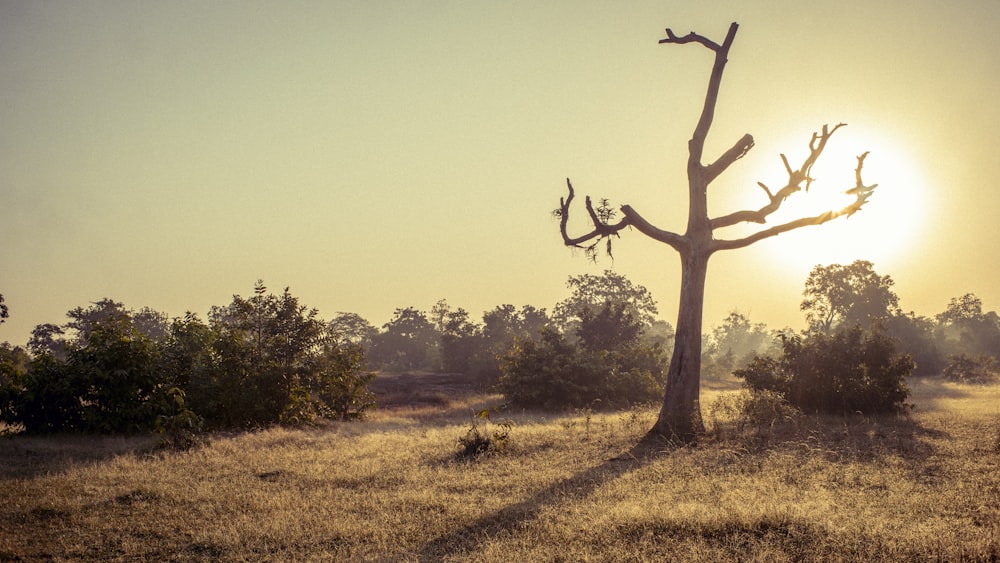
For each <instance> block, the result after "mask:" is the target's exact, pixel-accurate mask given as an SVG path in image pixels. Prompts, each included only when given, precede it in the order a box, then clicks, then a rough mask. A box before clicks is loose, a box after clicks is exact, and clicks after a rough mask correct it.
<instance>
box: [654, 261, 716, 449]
mask: <svg viewBox="0 0 1000 563" xmlns="http://www.w3.org/2000/svg"><path fill="white" fill-rule="evenodd" d="M708 256H709V254H708V253H707V252H700V251H698V250H693V251H691V252H688V253H685V254H682V255H681V261H682V267H681V302H680V311H679V312H678V314H677V333H676V336H675V338H674V353H673V356H672V357H671V359H670V367H669V369H668V370H667V389H666V392H665V394H664V396H663V407H662V408H661V409H660V416H659V418H658V419H657V421H656V425H655V426H653V429H652V430H650V434H652V435H659V436H662V437H665V438H668V439H671V440H680V441H683V442H690V441H693V440H694V439H695V437H696V436H697V435H698V434H699V433H702V432H704V431H705V426H704V423H703V422H702V419H701V407H700V404H699V402H698V397H699V394H700V392H701V324H702V309H703V308H704V305H705V275H706V272H707V271H708Z"/></svg>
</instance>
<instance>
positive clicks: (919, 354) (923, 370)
mask: <svg viewBox="0 0 1000 563" xmlns="http://www.w3.org/2000/svg"><path fill="white" fill-rule="evenodd" d="M882 324H883V326H884V327H885V329H886V331H887V332H888V334H890V335H891V336H892V337H893V338H895V339H896V340H897V341H898V342H899V350H900V352H903V353H905V354H909V355H910V356H911V357H912V358H913V361H914V362H915V363H916V367H915V368H914V371H913V373H914V375H938V374H940V373H941V370H942V369H944V366H945V364H946V361H945V356H944V349H943V347H942V343H941V342H940V341H939V340H938V339H937V337H936V335H935V329H936V327H937V326H938V325H936V323H935V321H934V320H932V319H930V318H927V317H923V316H919V315H917V314H916V313H914V312H912V311H910V312H909V313H903V314H899V315H895V316H892V317H889V318H888V319H886V320H885V321H884V322H883V323H882Z"/></svg>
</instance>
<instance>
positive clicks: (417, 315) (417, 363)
mask: <svg viewBox="0 0 1000 563" xmlns="http://www.w3.org/2000/svg"><path fill="white" fill-rule="evenodd" d="M437 345H438V333H437V331H436V330H435V329H434V325H433V324H431V322H430V320H428V318H427V314H426V313H425V312H423V311H420V310H417V309H415V308H414V307H406V308H404V309H396V311H395V312H394V313H393V317H392V319H391V320H389V322H387V323H386V324H384V325H382V332H380V333H378V334H376V335H375V336H374V337H373V339H372V348H371V352H370V356H369V357H370V359H371V361H372V362H373V363H374V364H375V365H377V366H379V367H381V368H382V369H391V370H397V371H410V370H432V369H434V368H435V367H436V365H437Z"/></svg>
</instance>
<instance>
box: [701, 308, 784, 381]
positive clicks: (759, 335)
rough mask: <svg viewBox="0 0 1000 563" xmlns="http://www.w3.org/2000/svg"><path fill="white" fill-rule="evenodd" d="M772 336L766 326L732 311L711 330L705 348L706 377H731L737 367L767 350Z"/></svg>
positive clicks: (704, 365)
mask: <svg viewBox="0 0 1000 563" xmlns="http://www.w3.org/2000/svg"><path fill="white" fill-rule="evenodd" d="M773 338H774V337H773V335H772V334H771V333H770V332H769V331H768V330H767V325H765V324H764V323H752V322H751V321H750V318H749V317H747V316H746V315H744V314H742V313H740V312H737V311H733V312H731V313H729V315H728V316H727V317H726V318H725V319H723V321H722V324H720V325H718V326H716V327H714V328H713V329H712V333H711V335H710V336H709V337H708V339H707V340H708V343H707V345H706V346H705V347H704V348H703V351H702V373H703V374H704V375H705V376H707V377H716V378H721V377H724V376H728V375H729V374H731V373H732V371H733V369H735V368H736V367H737V366H742V365H746V364H747V363H748V362H749V361H750V360H752V359H753V357H754V356H755V355H757V354H761V353H763V352H765V350H766V349H767V347H768V346H769V345H770V343H771V342H772V341H773Z"/></svg>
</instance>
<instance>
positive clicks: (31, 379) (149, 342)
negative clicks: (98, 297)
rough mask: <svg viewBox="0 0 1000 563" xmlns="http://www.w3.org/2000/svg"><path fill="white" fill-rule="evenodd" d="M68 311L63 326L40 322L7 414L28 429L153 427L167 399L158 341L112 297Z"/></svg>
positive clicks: (123, 428)
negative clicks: (25, 368) (143, 330)
mask: <svg viewBox="0 0 1000 563" xmlns="http://www.w3.org/2000/svg"><path fill="white" fill-rule="evenodd" d="M67 315H68V316H69V317H70V319H71V320H70V322H68V323H67V324H66V325H65V327H58V326H55V325H41V326H39V327H36V329H35V331H34V333H33V335H32V340H31V341H30V342H29V348H31V350H32V353H33V355H34V358H33V359H32V361H31V362H30V363H29V364H28V369H27V371H26V372H25V373H24V374H23V376H21V377H20V381H19V382H18V384H17V388H18V390H17V391H18V392H17V393H16V394H15V395H14V396H13V397H12V399H11V400H10V401H9V402H8V406H9V408H10V411H9V413H10V414H9V417H11V418H10V419H8V421H9V422H11V421H13V422H20V423H21V424H23V425H24V427H25V430H27V431H28V432H48V431H62V430H88V431H98V432H132V431H143V430H150V429H152V428H153V425H154V424H155V421H156V417H157V416H159V415H160V414H162V413H163V412H164V409H165V408H166V406H167V405H166V400H167V399H166V396H165V391H166V389H165V385H164V383H165V382H164V381H163V379H162V372H161V371H160V370H159V369H158V365H159V364H158V347H157V343H156V342H155V341H154V340H153V339H152V338H151V337H150V336H149V335H147V334H145V333H143V332H141V331H140V330H139V328H138V327H137V326H136V323H135V321H134V318H133V316H132V313H131V312H130V311H128V310H126V309H125V308H124V307H122V306H121V304H120V303H115V302H113V301H111V300H107V299H105V300H102V301H99V302H97V303H94V304H92V306H91V307H88V308H86V309H84V308H82V307H77V308H76V309H73V310H71V311H70V312H69V313H68V314H67ZM67 334H69V335H71V338H67V337H66V335H67Z"/></svg>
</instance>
